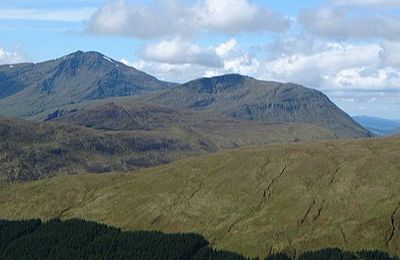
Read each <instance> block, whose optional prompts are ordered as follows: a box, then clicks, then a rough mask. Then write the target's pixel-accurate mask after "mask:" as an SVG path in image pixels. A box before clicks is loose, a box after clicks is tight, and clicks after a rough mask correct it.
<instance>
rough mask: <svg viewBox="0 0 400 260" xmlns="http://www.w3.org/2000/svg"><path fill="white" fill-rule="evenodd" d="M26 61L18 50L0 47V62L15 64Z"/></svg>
mask: <svg viewBox="0 0 400 260" xmlns="http://www.w3.org/2000/svg"><path fill="white" fill-rule="evenodd" d="M23 61H26V57H25V55H24V54H23V53H22V52H20V51H8V50H6V49H5V48H3V47H0V64H15V63H20V62H23Z"/></svg>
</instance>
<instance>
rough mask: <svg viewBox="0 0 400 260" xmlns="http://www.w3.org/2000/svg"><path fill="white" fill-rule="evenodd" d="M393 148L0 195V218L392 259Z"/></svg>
mask: <svg viewBox="0 0 400 260" xmlns="http://www.w3.org/2000/svg"><path fill="white" fill-rule="evenodd" d="M399 147H400V138H387V139H370V140H362V141H335V142H323V143H299V144H286V145H285V144H281V145H271V146H265V147H247V148H241V149H234V150H230V151H224V152H219V153H216V154H211V155H204V156H201V157H196V158H190V159H185V160H181V161H177V162H174V163H171V164H168V165H164V166H159V167H155V168H150V169H146V170H142V171H136V172H132V173H129V174H124V173H111V174H104V175H91V174H89V175H78V176H60V177H56V178H51V179H46V180H40V181H35V182H28V183H20V184H2V186H0V218H6V219H26V218H42V219H51V218H56V217H61V218H64V219H68V218H73V217H79V218H84V219H87V220H92V221H97V222H101V223H106V224H110V225H114V226H118V227H121V228H123V229H124V230H161V231H165V232H196V233H200V234H202V235H204V236H205V237H206V238H207V239H208V240H209V241H211V242H212V245H213V246H214V247H216V248H219V249H226V250H231V251H235V252H240V253H242V254H244V255H247V256H265V255H267V254H268V253H269V252H279V251H284V252H287V253H289V254H291V255H292V256H294V255H295V254H296V255H298V254H300V253H301V252H303V251H305V250H313V249H319V248H325V247H341V248H344V249H348V250H360V249H380V250H383V251H387V252H390V253H391V254H397V255H399V254H400V243H399V241H400V232H399V225H400V210H397V211H396V209H398V208H399V206H400V204H399V203H400V163H399V161H400V154H399Z"/></svg>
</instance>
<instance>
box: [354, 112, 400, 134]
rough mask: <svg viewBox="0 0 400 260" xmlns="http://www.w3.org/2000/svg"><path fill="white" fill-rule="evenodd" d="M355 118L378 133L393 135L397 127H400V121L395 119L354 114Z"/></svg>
mask: <svg viewBox="0 0 400 260" xmlns="http://www.w3.org/2000/svg"><path fill="white" fill-rule="evenodd" d="M353 119H354V120H355V121H356V122H358V123H359V124H360V125H362V126H364V127H365V128H367V129H368V130H369V131H371V132H372V133H374V134H377V135H391V134H392V133H393V132H394V131H395V129H396V128H400V122H399V121H395V120H389V119H384V118H378V117H370V116H354V117H353Z"/></svg>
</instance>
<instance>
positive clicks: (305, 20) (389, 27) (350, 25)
mask: <svg viewBox="0 0 400 260" xmlns="http://www.w3.org/2000/svg"><path fill="white" fill-rule="evenodd" d="M299 22H300V23H301V24H302V25H303V27H304V28H305V29H306V30H307V31H308V32H310V33H312V34H314V35H318V36H322V37H328V38H334V39H376V38H382V39H388V40H398V39H400V16H398V15H394V14H392V15H389V14H385V15H382V14H378V13H372V14H364V15H354V14H353V15H352V14H350V13H349V10H348V8H340V7H331V6H328V7H322V8H319V9H313V10H307V11H304V12H302V13H301V14H300V16H299Z"/></svg>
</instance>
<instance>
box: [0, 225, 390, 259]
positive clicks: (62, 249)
mask: <svg viewBox="0 0 400 260" xmlns="http://www.w3.org/2000/svg"><path fill="white" fill-rule="evenodd" d="M0 259H3V260H8V259H10V260H11V259H12V260H18V259H163V260H166V259H196V260H200V259H234V260H236V259H238V260H241V259H246V258H245V257H244V256H241V255H239V254H236V253H232V252H227V251H217V250H214V249H212V248H211V247H210V246H209V242H208V241H207V240H206V239H205V238H204V237H202V236H200V235H197V234H164V233H161V232H145V231H135V232H122V231H121V230H120V229H117V228H113V227H109V226H106V225H102V224H97V223H94V222H88V221H83V220H78V219H71V220H66V221H61V220H58V219H55V220H51V221H48V222H45V223H43V222H42V221H41V220H37V219H35V220H24V221H7V220H1V221H0ZM265 259H266V260H286V259H291V258H290V257H289V256H287V255H285V254H275V255H271V256H268V257H266V258H265ZM298 259H301V260H309V259H310V260H314V259H315V260H319V259H321V260H322V259H371V260H372V259H378V260H386V259H393V260H395V259H398V258H395V257H390V256H389V255H388V254H386V253H383V252H378V251H362V252H357V253H351V252H345V251H341V250H340V249H323V250H319V251H315V252H306V253H304V254H302V255H301V256H299V257H298Z"/></svg>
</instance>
